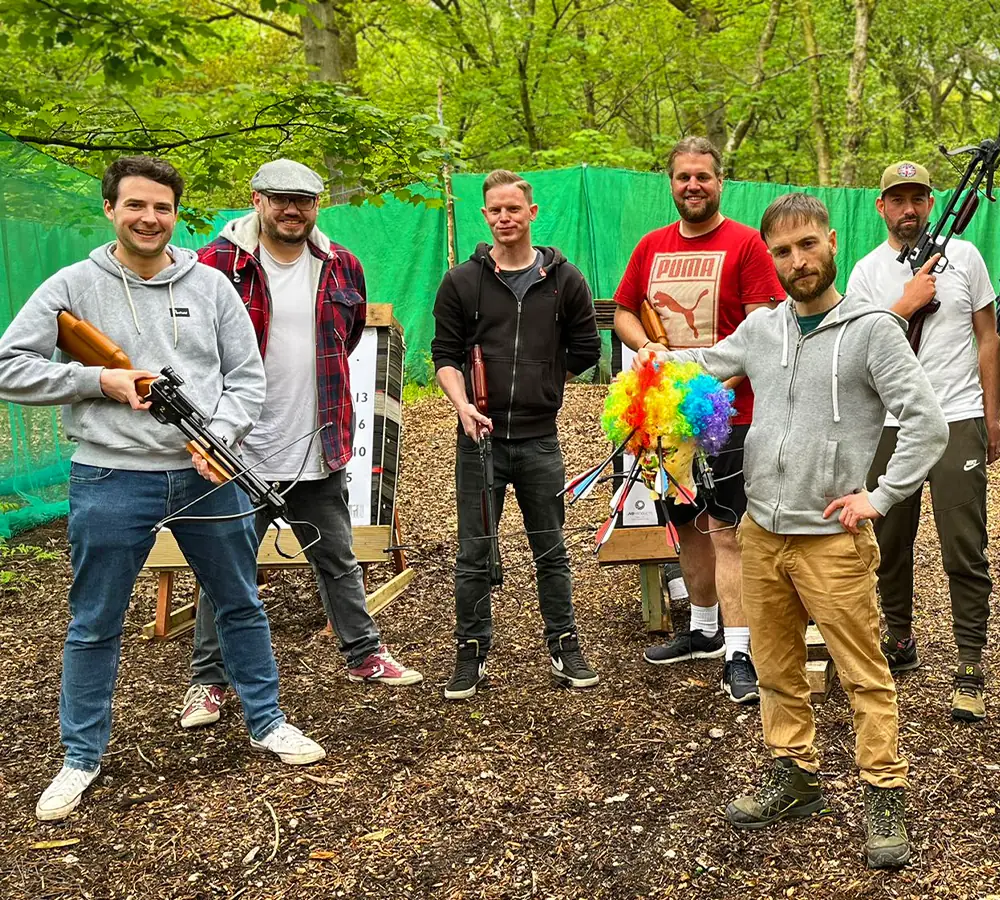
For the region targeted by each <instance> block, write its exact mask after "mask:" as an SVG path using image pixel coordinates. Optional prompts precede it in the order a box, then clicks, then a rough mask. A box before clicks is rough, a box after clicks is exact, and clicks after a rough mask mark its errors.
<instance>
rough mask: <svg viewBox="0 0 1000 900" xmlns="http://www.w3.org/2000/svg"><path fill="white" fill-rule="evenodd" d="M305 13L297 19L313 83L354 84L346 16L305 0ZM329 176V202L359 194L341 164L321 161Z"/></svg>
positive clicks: (353, 45) (317, 0) (353, 44)
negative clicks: (299, 22)
mask: <svg viewBox="0 0 1000 900" xmlns="http://www.w3.org/2000/svg"><path fill="white" fill-rule="evenodd" d="M308 8H309V12H308V13H307V14H306V15H304V16H301V18H300V21H301V23H302V44H303V48H304V50H305V56H306V64H307V65H309V66H311V67H312V71H311V72H310V73H309V77H310V79H312V80H313V81H324V82H330V83H331V84H348V85H353V84H354V71H355V69H357V67H358V44H357V35H356V34H355V31H354V27H353V24H352V23H351V19H350V16H349V15H348V14H347V13H346V12H345V11H344V10H343V9H342V8H341V7H340V6H339V5H337V3H335V2H334V0H309V5H308ZM323 161H324V162H325V163H326V168H327V171H328V172H329V174H330V181H329V185H330V201H331V202H332V203H333V204H334V205H338V204H341V203H346V202H347V201H348V200H349V199H350V198H351V196H352V195H354V194H356V193H357V192H358V191H359V190H360V186H359V185H358V183H357V182H356V181H353V180H351V179H347V178H345V177H344V172H343V169H342V165H343V162H344V161H343V160H341V159H338V158H337V157H335V156H333V155H331V154H326V155H324V157H323Z"/></svg>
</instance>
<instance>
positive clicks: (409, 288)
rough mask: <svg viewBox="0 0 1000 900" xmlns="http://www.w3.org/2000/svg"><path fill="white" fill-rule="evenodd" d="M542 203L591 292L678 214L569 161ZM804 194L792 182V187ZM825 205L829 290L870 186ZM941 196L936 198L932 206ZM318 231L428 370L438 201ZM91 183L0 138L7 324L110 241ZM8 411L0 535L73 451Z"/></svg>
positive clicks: (553, 232) (58, 484)
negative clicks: (55, 277) (349, 262)
mask: <svg viewBox="0 0 1000 900" xmlns="http://www.w3.org/2000/svg"><path fill="white" fill-rule="evenodd" d="M482 177H483V176H482V175H472V174H459V175H456V176H454V183H453V193H454V194H455V197H456V200H455V232H456V241H457V249H458V257H459V260H460V261H461V260H464V259H467V258H468V257H469V255H470V254H471V253H472V251H473V250H474V249H475V246H476V244H478V243H479V242H480V241H483V240H488V239H489V231H488V229H487V228H486V224H485V222H484V221H483V217H482V214H481V212H480V207H481V205H482ZM526 177H527V178H528V179H529V180H530V181H531V183H532V185H533V187H534V193H535V201H536V202H537V203H538V205H539V213H538V219H537V221H536V222H535V225H534V226H533V236H534V240H535V243H537V244H553V245H556V246H558V247H559V248H560V249H561V250H562V251H563V253H565V254H566V256H567V257H568V258H569V259H570V260H571V261H572V262H574V263H575V264H576V265H578V266H579V267H580V269H581V270H582V271H583V273H584V275H585V276H586V277H587V280H588V281H589V283H590V286H591V289H592V291H593V293H594V296H595V297H603V298H607V297H611V296H612V295H613V293H614V290H615V287H616V285H617V284H618V280H619V278H620V277H621V275H622V272H623V271H624V270H625V266H626V263H627V262H628V258H629V255H630V254H631V252H632V248H633V247H634V246H635V244H636V243H637V242H638V240H639V239H640V238H641V237H642V236H643V235H644V234H645V233H646V232H648V231H650V230H651V229H654V228H657V227H660V226H662V225H665V224H668V223H669V222H672V221H674V220H676V218H677V213H676V210H675V208H674V204H673V201H672V199H671V197H670V187H669V183H668V181H667V178H666V177H665V176H664V175H661V174H656V173H649V172H632V171H625V170H618V169H600V168H596V169H595V168H591V167H587V166H579V167H576V168H571V169H558V170H552V171H544V172H531V173H526ZM788 190H790V188H789V187H787V186H785V185H778V184H761V183H752V182H727V183H726V185H725V188H724V191H723V195H722V210H723V212H724V213H725V214H726V215H727V216H730V217H731V218H733V219H736V220H737V221H740V222H746V223H747V224H751V225H756V224H757V223H758V222H759V221H760V217H761V214H762V213H763V211H764V209H765V208H766V207H767V205H768V204H769V203H770V202H771V201H772V200H774V199H775V198H776V197H778V196H780V195H781V194H782V193H785V192H787V191H788ZM795 190H802V188H795ZM805 190H807V191H808V192H809V193H811V194H815V195H816V196H818V197H819V198H820V199H821V200H823V201H824V203H826V205H827V206H828V207H829V209H830V215H831V220H832V225H833V227H834V228H835V229H836V230H837V233H838V239H839V240H838V255H837V265H838V269H839V272H838V280H837V283H838V286H839V287H840V288H841V289H843V287H844V285H845V283H846V280H847V275H848V274H849V272H850V270H851V268H852V267H853V265H854V263H855V262H856V261H857V260H858V259H859V258H860V257H862V256H864V255H865V254H866V253H867V252H868V251H869V250H871V249H872V248H873V247H875V246H876V245H877V244H879V243H880V242H881V241H882V240H883V239H884V237H885V229H884V226H883V224H882V221H881V219H879V217H878V215H877V214H876V212H875V206H874V204H875V198H876V196H877V191H876V190H874V189H854V188H806V189H805ZM945 196H946V195H939V196H938V202H939V203H940V202H941V201H942V200H943V199H944V197H945ZM985 207H986V208H985V209H983V210H981V212H980V213H979V215H978V216H977V217H976V219H975V220H974V222H973V224H972V226H971V227H970V229H969V231H968V233H967V234H966V237H967V238H968V239H970V240H972V241H973V242H974V243H975V244H976V245H977V246H978V247H979V249H980V250H981V251H982V253H983V255H984V257H985V258H986V263H987V265H988V266H989V268H990V270H991V272H994V273H995V274H1000V213H998V212H997V210H996V209H995V207H994V206H993V205H992V204H985ZM244 212H245V211H243V210H225V211H222V212H220V213H218V214H217V216H216V217H215V219H214V220H213V222H212V230H211V232H210V233H209V234H198V233H195V232H194V231H191V230H189V229H178V232H177V234H176V243H178V244H180V245H182V246H186V247H191V248H197V247H200V246H201V245H202V244H204V243H206V242H207V241H208V240H210V239H211V238H212V237H214V236H215V235H216V234H217V233H218V232H219V231H220V230H221V229H222V228H223V226H224V225H225V223H226V222H227V221H229V220H231V219H233V218H236V217H238V216H240V215H243V214H244ZM319 226H320V228H321V229H322V230H323V231H324V232H325V233H326V234H328V235H329V237H330V238H331V239H332V240H334V241H336V242H337V243H339V244H342V245H344V246H345V247H347V248H348V249H350V250H351V251H352V252H353V253H354V254H356V255H357V256H358V258H359V259H360V260H361V262H362V264H363V265H364V267H365V275H366V279H367V283H368V297H369V301H370V302H372V303H391V304H393V307H394V312H395V315H396V318H397V319H399V321H400V322H401V323H402V325H403V329H404V332H405V336H406V346H407V354H406V365H407V378H408V380H411V381H419V382H422V383H425V382H426V380H427V379H428V378H429V377H430V376H431V375H432V370H431V366H430V344H431V338H432V337H433V334H434V318H433V314H432V311H433V306H434V296H435V293H436V291H437V287H438V284H439V283H440V280H441V277H442V275H443V274H444V272H445V270H446V268H447V258H448V255H447V225H446V218H445V211H444V210H443V209H429V208H427V207H426V206H423V205H414V204H412V203H407V202H403V201H400V200H396V199H395V198H392V197H389V198H386V200H385V203H384V204H383V205H381V206H374V205H371V204H365V205H363V206H360V207H354V206H338V207H329V208H326V209H323V210H322V211H321V212H320V216H319ZM111 237H112V233H111V229H110V226H109V224H108V222H107V220H106V219H105V217H104V214H103V211H102V205H101V196H100V184H99V182H98V181H97V180H96V179H94V178H92V177H91V176H89V175H85V174H84V173H82V172H79V171H77V170H75V169H73V168H70V167H68V166H65V165H63V164H61V163H59V162H56V161H55V160H53V159H51V158H50V157H47V156H45V155H44V154H41V153H38V152H36V151H34V150H32V149H30V148H28V147H25V146H23V145H21V144H19V143H17V142H16V141H13V140H11V139H9V138H7V137H6V136H5V135H3V134H0V327H2V328H6V327H7V325H8V324H9V323H10V321H11V319H12V318H13V316H14V315H15V313H16V312H17V310H18V309H20V307H21V305H22V304H23V303H24V302H25V300H27V298H28V297H29V296H30V295H31V293H32V291H33V290H34V289H35V288H36V287H37V286H38V285H39V284H40V283H41V282H42V281H43V280H44V279H45V278H46V277H48V276H49V275H51V274H52V273H53V272H55V271H57V270H58V269H60V268H61V267H63V266H66V265H69V264H70V263H73V262H75V261H77V260H80V259H82V258H84V257H85V256H86V255H87V254H88V253H89V252H90V250H91V249H92V248H93V247H94V246H95V245H97V244H99V243H101V242H103V241H106V240H110V239H111ZM6 406H7V427H6V428H2V429H0V536H10V535H11V534H12V533H16V532H17V531H20V530H23V529H24V528H27V527H30V526H32V525H35V524H38V523H39V522H42V521H45V520H47V519H50V518H52V517H53V516H57V515H61V514H64V513H65V511H66V480H67V472H68V465H69V462H68V461H69V457H70V455H71V452H72V447H71V446H70V445H68V444H67V442H66V441H65V439H64V438H63V437H62V436H61V435H60V430H59V419H58V414H57V411H56V410H52V409H30V408H27V407H20V406H17V405H15V404H6Z"/></svg>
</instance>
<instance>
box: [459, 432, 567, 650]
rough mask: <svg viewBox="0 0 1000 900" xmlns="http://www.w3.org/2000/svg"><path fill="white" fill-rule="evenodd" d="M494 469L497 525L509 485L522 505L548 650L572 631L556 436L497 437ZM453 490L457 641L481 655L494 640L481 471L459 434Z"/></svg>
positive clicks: (472, 446)
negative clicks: (470, 642)
mask: <svg viewBox="0 0 1000 900" xmlns="http://www.w3.org/2000/svg"><path fill="white" fill-rule="evenodd" d="M493 467H494V491H495V496H496V509H497V520H498V521H499V519H500V516H501V515H502V513H503V501H504V493H505V491H506V488H507V485H508V484H510V485H513V487H514V494H515V495H516V497H517V504H518V506H519V507H520V508H521V515H522V517H523V519H524V527H525V530H526V531H527V532H528V535H527V536H528V543H529V545H530V546H531V552H532V556H533V557H534V560H535V574H536V578H537V581H538V605H539V608H540V610H541V613H542V618H543V619H544V620H545V640H546V642H547V643H548V644H549V645H550V646H552V645H554V644H556V643H557V642H558V640H559V637H560V636H561V635H564V634H566V633H567V632H574V631H575V630H576V622H575V620H574V616H573V579H572V576H571V575H570V569H569V553H568V552H567V550H566V545H565V543H564V540H563V531H562V529H563V522H564V521H565V518H566V511H565V508H564V506H563V498H562V497H557V496H556V495H557V494H558V493H559V491H561V490H562V488H563V484H564V483H565V480H566V470H565V467H564V466H563V458H562V451H561V450H560V449H559V439H558V438H557V437H556V436H555V435H552V436H551V437H544V438H534V439H531V440H525V441H505V440H500V439H498V438H494V439H493ZM455 485H456V491H455V492H456V495H457V500H458V539H459V545H458V556H457V559H456V561H455V619H456V623H455V637H456V638H457V639H458V640H466V639H468V638H475V639H476V640H478V641H479V642H480V647H481V648H482V649H483V650H485V649H486V648H488V647H489V646H490V643H491V641H492V638H493V617H492V615H491V610H490V580H489V570H488V560H489V544H488V542H487V540H486V538H485V536H486V529H485V527H484V526H483V516H482V507H481V499H482V491H483V471H482V466H481V464H480V461H479V446H478V445H477V444H476V442H475V441H473V440H472V439H471V438H469V437H467V436H466V435H465V434H459V436H458V449H457V451H456V453H455Z"/></svg>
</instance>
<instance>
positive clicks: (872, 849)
mask: <svg viewBox="0 0 1000 900" xmlns="http://www.w3.org/2000/svg"><path fill="white" fill-rule="evenodd" d="M905 817H906V789H905V788H901V787H895V788H880V787H875V785H873V784H866V785H865V828H866V829H867V831H868V841H867V843H866V844H865V852H866V853H867V855H868V865H869V867H871V868H872V869H895V868H898V867H899V866H902V865H905V864H906V862H907V861H908V860H909V858H910V838H909V836H908V835H907V833H906V822H905Z"/></svg>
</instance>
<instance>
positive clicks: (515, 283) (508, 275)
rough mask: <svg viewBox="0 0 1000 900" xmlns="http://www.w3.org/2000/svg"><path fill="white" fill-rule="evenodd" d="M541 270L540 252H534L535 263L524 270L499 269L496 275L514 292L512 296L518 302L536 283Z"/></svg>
mask: <svg viewBox="0 0 1000 900" xmlns="http://www.w3.org/2000/svg"><path fill="white" fill-rule="evenodd" d="M541 270H542V252H541V251H540V250H536V251H535V261H534V262H533V263H532V264H531V265H530V266H528V267H527V268H526V269H511V270H509V271H508V270H505V269H501V270H500V272H499V273H498V274H499V275H500V277H501V278H502V279H503V280H504V282H506V284H507V287H509V288H510V289H511V290H512V291H513V292H514V296H515V297H517V299H518V300H519V301H520V300H523V299H524V295H525V294H527V293H528V288H530V287H531V286H532V285H533V284H534V283H535V282H536V281H538V279H539V273H540V272H541Z"/></svg>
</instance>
